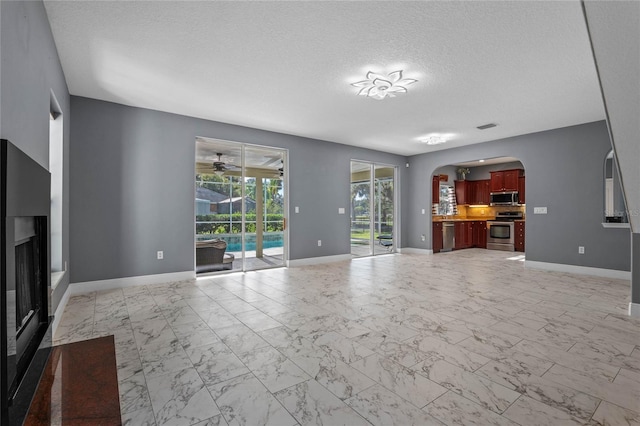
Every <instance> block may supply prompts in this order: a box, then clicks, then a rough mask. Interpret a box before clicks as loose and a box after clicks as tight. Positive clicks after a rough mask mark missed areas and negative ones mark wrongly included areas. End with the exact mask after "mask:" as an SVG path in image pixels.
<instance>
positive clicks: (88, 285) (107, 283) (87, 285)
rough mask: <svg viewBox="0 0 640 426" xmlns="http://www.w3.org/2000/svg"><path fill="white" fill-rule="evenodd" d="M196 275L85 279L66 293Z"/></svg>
mask: <svg viewBox="0 0 640 426" xmlns="http://www.w3.org/2000/svg"><path fill="white" fill-rule="evenodd" d="M195 277H196V273H195V272H194V271H184V272H171V273H168V274H156V275H140V276H137V277H125V278H114V279H111V280H100V281H87V282H80V283H71V284H69V288H68V289H67V293H69V294H71V295H75V294H83V293H91V292H92V291H104V290H113V289H116V288H126V287H135V286H139V285H148V284H160V283H167V282H171V281H183V280H189V279H193V278H195Z"/></svg>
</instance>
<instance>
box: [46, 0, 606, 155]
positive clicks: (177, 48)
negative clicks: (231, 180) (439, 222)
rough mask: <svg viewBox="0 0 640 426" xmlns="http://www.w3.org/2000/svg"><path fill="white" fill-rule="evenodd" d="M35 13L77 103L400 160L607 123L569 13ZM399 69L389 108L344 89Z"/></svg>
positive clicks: (560, 7) (377, 7)
mask: <svg viewBox="0 0 640 426" xmlns="http://www.w3.org/2000/svg"><path fill="white" fill-rule="evenodd" d="M45 7H46V10H47V14H48V16H49V20H50V22H51V27H52V30H53V34H54V38H55V41H56V45H57V48H58V52H59V55H60V59H61V61H62V66H63V69H64V72H65V75H66V78H67V83H68V86H69V90H70V92H71V94H73V95H79V96H85V97H90V98H96V99H103V100H107V101H112V102H117V103H122V104H125V105H132V106H138V107H144V108H151V109H155V110H161V111H168V112H173V113H177V114H183V115H188V116H194V117H201V118H205V119H210V120H216V121H222V122H227V123H233V124H239V125H244V126H250V127H255V128H260V129H266V130H272V131H277V132H283V133H289V134H294V135H300V136H306V137H311V138H318V139H324V140H329V141H334V142H339V143H344V144H349V145H355V146H362V147H367V148H372V149H378V150H383V151H387V152H392V153H397V154H402V155H411V154H417V153H422V152H429V151H433V150H440V149H447V148H450V147H455V146H462V145H467V144H472V143H478V142H485V141H488V140H494V139H499V138H503V137H509V136H515V135H519V134H525V133H531V132H536V131H541V130H547V129H553V128H558V127H564V126H569V125H574V124H580V123H585V122H591V121H596V120H601V119H604V109H603V106H602V100H601V95H600V91H599V86H598V80H597V76H596V72H595V67H594V65H593V59H592V55H591V50H590V46H589V39H588V36H587V32H586V28H585V24H584V18H583V15H582V9H581V5H580V2H579V1H577V0H572V1H508V2H507V1H495V2H488V1H473V2H448V1H447V2H444V1H443V2H435V1H432V2H399V1H388V2H385V1H376V2H374V1H369V2H360V1H354V2H346V1H338V2H328V1H306V2H294V1H286V2H271V1H267V2H248V1H238V2H219V1H206V2H205V1H196V2H184V1H163V2H161V1H153V2H140V1H115V2H103V1H71V2H64V1H50V0H45ZM398 69H402V70H404V77H405V78H415V79H417V80H418V82H417V83H414V84H412V85H410V86H408V93H405V94H399V95H398V96H397V97H395V98H391V99H385V100H382V101H379V100H375V99H370V98H366V97H362V96H356V93H357V92H358V90H359V89H358V88H356V87H353V86H351V85H350V83H353V82H357V81H360V80H363V79H364V78H365V74H366V73H367V71H370V70H371V71H374V72H379V73H390V72H392V71H395V70H398ZM486 123H497V124H498V127H495V128H492V129H488V130H484V131H481V130H478V129H476V127H477V126H479V125H483V124H486ZM434 134H444V135H450V142H448V143H446V144H443V145H436V146H428V145H425V144H423V143H420V142H419V141H418V139H419V138H421V137H426V136H429V135H434ZM203 136H209V135H203ZM255 142H256V143H259V142H260V141H255Z"/></svg>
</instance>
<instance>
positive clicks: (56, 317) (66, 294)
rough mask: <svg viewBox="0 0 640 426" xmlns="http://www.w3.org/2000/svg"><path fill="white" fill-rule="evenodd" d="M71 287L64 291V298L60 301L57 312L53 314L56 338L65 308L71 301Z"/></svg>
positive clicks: (53, 330)
mask: <svg viewBox="0 0 640 426" xmlns="http://www.w3.org/2000/svg"><path fill="white" fill-rule="evenodd" d="M69 296H70V294H69V289H68V288H67V291H65V292H64V294H63V295H62V298H61V299H60V303H58V307H57V308H56V312H55V313H54V314H53V325H52V326H51V329H52V333H53V334H52V337H54V338H55V336H56V331H57V330H58V325H60V320H61V319H62V314H63V313H64V308H66V307H67V303H68V302H69Z"/></svg>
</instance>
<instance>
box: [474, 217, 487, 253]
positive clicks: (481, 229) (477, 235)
mask: <svg viewBox="0 0 640 426" xmlns="http://www.w3.org/2000/svg"><path fill="white" fill-rule="evenodd" d="M473 246H474V247H478V248H487V222H486V221H484V220H476V221H474V222H473Z"/></svg>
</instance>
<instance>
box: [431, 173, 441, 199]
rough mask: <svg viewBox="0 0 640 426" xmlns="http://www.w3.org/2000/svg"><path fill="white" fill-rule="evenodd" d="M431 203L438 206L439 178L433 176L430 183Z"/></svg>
mask: <svg viewBox="0 0 640 426" xmlns="http://www.w3.org/2000/svg"><path fill="white" fill-rule="evenodd" d="M431 202H432V203H433V204H440V176H434V177H433V179H432V181H431Z"/></svg>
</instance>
